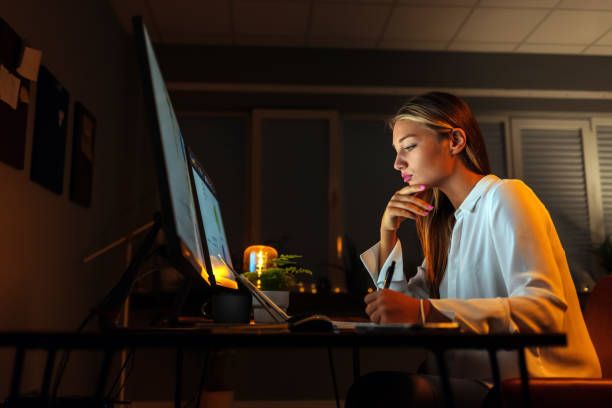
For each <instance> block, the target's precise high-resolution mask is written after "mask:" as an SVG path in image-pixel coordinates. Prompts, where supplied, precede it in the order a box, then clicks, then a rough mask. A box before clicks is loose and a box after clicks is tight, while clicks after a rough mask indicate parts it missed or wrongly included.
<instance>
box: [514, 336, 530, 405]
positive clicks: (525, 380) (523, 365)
mask: <svg viewBox="0 0 612 408" xmlns="http://www.w3.org/2000/svg"><path fill="white" fill-rule="evenodd" d="M517 352H518V359H519V370H520V371H521V391H522V392H523V407H525V408H529V406H530V405H531V401H530V398H529V373H528V372H527V360H525V349H524V348H523V347H521V348H519V349H518V350H517Z"/></svg>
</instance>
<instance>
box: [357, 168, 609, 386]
mask: <svg viewBox="0 0 612 408" xmlns="http://www.w3.org/2000/svg"><path fill="white" fill-rule="evenodd" d="M455 219H456V222H455V226H454V227H453V232H452V237H451V243H450V248H449V253H448V263H447V268H446V272H445V274H444V277H443V279H442V282H441V284H440V299H431V305H432V306H433V307H435V308H436V309H437V310H438V311H440V312H441V313H442V314H444V315H445V316H447V317H448V318H449V319H451V320H453V321H456V322H458V323H459V325H460V327H461V328H462V329H463V330H465V331H468V332H473V333H481V334H486V333H516V332H519V333H545V332H564V333H566V334H567V343H568V344H567V347H542V348H540V347H534V348H529V349H527V350H526V358H527V367H528V370H529V374H530V375H531V376H533V377H601V368H600V365H599V360H598V358H597V354H596V353H595V349H594V348H593V344H592V342H591V339H590V337H589V333H588V331H587V329H586V325H585V323H584V319H583V317H582V313H581V311H580V306H579V303H578V296H577V294H576V289H575V287H574V284H573V282H572V277H571V275H570V271H569V267H568V264H567V260H566V258H565V252H564V250H563V247H562V245H561V242H560V241H559V237H558V236H557V232H556V230H555V226H554V225H553V222H552V220H551V218H550V215H549V213H548V211H547V210H546V208H545V207H544V205H543V204H542V202H541V201H540V200H539V199H538V197H537V196H536V195H535V193H534V192H533V191H532V190H531V189H530V188H529V187H528V186H527V185H526V184H525V183H523V182H522V181H520V180H501V179H499V178H498V177H497V176H495V175H493V174H490V175H488V176H485V177H483V178H482V179H481V180H480V181H478V183H477V184H476V185H475V186H474V187H473V189H472V190H471V191H470V193H469V194H468V196H467V197H466V198H465V200H464V201H463V203H462V204H461V205H460V206H459V208H458V209H457V210H456V211H455ZM379 245H380V243H378V244H376V245H374V246H373V247H372V248H370V249H369V250H367V251H366V252H364V253H363V254H362V255H361V260H362V262H363V263H364V265H365V267H366V268H367V270H368V272H369V273H370V275H371V276H372V279H373V280H374V282H377V286H378V287H382V281H383V280H384V276H381V274H379V270H378V265H379V260H378V258H379ZM392 261H395V262H396V270H398V271H402V270H403V263H402V246H401V243H400V242H399V241H398V242H397V244H396V246H395V247H394V248H393V250H392V251H391V253H390V254H389V257H388V258H387V259H386V260H385V262H384V264H383V266H382V268H381V270H387V267H388V266H389V265H390V263H391V262H392ZM426 268H427V266H426V265H425V262H423V265H422V266H420V267H418V268H417V273H416V275H415V276H414V277H413V278H411V279H410V280H409V281H408V282H406V280H405V278H404V275H403V274H402V273H396V274H394V277H393V281H392V283H391V289H394V290H398V291H402V292H404V293H406V294H408V295H410V296H413V297H415V298H423V299H425V298H429V287H428V286H429V285H428V283H427V279H426ZM498 355H499V360H500V370H501V374H502V378H510V377H517V376H518V375H519V370H518V363H517V357H516V352H499V353H498ZM447 356H448V359H447V361H448V364H449V370H450V373H451V375H452V376H454V377H461V378H476V379H483V380H487V379H490V378H491V368H490V362H489V357H488V354H487V352H486V351H463V350H457V351H451V352H448V353H447ZM430 366H431V364H430ZM432 371H434V370H432Z"/></svg>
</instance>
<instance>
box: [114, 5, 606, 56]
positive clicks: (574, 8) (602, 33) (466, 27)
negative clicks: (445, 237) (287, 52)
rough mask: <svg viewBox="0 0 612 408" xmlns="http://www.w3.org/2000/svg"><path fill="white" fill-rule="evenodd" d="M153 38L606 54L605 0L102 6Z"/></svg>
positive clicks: (127, 25) (176, 41) (218, 42)
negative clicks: (138, 18)
mask: <svg viewBox="0 0 612 408" xmlns="http://www.w3.org/2000/svg"><path fill="white" fill-rule="evenodd" d="M110 2H111V4H112V6H113V9H114V10H115V13H116V15H117V17H118V19H119V21H120V22H121V25H122V26H123V27H124V28H125V29H126V31H128V32H130V31H131V28H130V27H131V22H130V17H131V16H132V15H142V16H143V17H144V19H145V22H146V24H147V26H148V27H149V31H150V32H151V35H152V37H153V39H154V41H156V42H160V43H168V44H215V45H254V46H283V47H332V48H365V49H396V50H432V51H474V52H509V53H539V54H572V55H578V54H585V55H612V0H421V1H418V0H173V1H171V0H110Z"/></svg>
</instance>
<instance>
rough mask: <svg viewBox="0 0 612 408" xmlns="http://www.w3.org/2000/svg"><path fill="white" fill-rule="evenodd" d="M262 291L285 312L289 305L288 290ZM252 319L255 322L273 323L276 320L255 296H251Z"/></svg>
mask: <svg viewBox="0 0 612 408" xmlns="http://www.w3.org/2000/svg"><path fill="white" fill-rule="evenodd" d="M263 293H264V294H265V295H266V296H268V297H269V298H270V299H271V300H272V301H273V302H274V303H276V304H277V305H278V307H280V308H281V309H283V310H284V311H285V312H286V311H287V308H288V307H289V291H288V290H264V291H263ZM253 319H254V320H255V323H274V322H276V321H277V320H276V319H274V318H273V317H272V316H270V313H268V311H267V310H266V309H265V308H264V307H263V306H262V305H261V304H260V303H259V301H258V300H257V299H256V298H253Z"/></svg>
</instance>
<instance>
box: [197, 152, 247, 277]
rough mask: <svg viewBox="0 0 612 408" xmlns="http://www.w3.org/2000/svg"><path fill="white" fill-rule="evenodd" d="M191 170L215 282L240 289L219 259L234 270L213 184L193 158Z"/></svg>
mask: <svg viewBox="0 0 612 408" xmlns="http://www.w3.org/2000/svg"><path fill="white" fill-rule="evenodd" d="M191 169H192V175H193V184H194V186H195V191H196V195H197V200H196V204H197V205H198V208H199V212H200V216H201V220H202V226H203V230H204V238H203V240H205V242H206V244H205V245H206V248H205V252H208V254H209V257H210V264H211V267H212V271H213V274H214V277H215V282H216V284H217V285H220V286H223V287H226V288H231V289H238V283H237V282H236V280H235V279H234V276H233V274H232V272H231V271H230V270H229V269H228V268H227V267H226V266H225V265H224V263H223V262H221V261H220V259H219V258H222V259H223V261H225V263H226V264H227V265H229V266H230V267H232V268H233V265H232V258H231V256H230V251H229V245H228V243H227V237H226V235H225V227H224V226H223V219H222V218H221V207H220V206H219V201H218V200H217V196H216V194H215V191H214V188H213V187H212V182H211V180H210V178H209V177H208V176H207V175H206V173H205V172H204V170H203V169H202V168H201V166H200V165H199V164H198V163H197V161H196V159H195V158H194V157H193V156H192V167H191Z"/></svg>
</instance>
